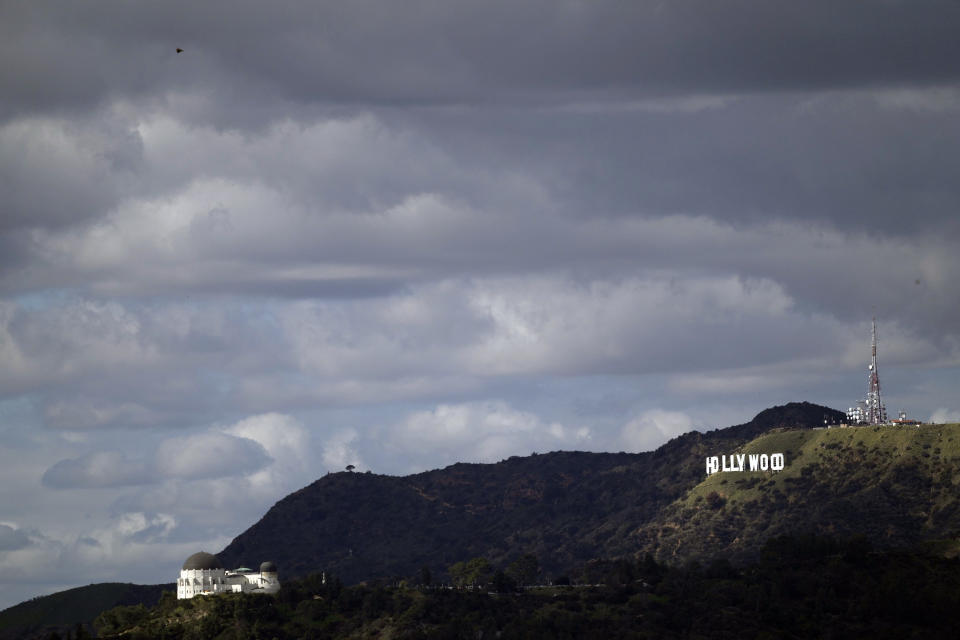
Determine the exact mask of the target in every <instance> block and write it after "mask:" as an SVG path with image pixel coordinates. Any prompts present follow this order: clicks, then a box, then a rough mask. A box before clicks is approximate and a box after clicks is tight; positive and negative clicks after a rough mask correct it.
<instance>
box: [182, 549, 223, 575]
mask: <svg viewBox="0 0 960 640" xmlns="http://www.w3.org/2000/svg"><path fill="white" fill-rule="evenodd" d="M190 569H223V563H221V562H220V559H219V558H217V556H215V555H213V554H212V553H207V552H206V551H198V552H196V553H195V554H193V555H192V556H190V557H189V558H187V559H186V561H185V562H184V563H183V570H184V571H187V570H190Z"/></svg>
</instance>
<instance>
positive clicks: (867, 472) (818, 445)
mask: <svg viewBox="0 0 960 640" xmlns="http://www.w3.org/2000/svg"><path fill="white" fill-rule="evenodd" d="M737 452H742V453H746V454H750V453H760V452H784V453H785V454H786V457H787V465H786V468H785V469H784V470H783V471H782V472H780V473H775V474H774V473H764V472H749V471H747V472H742V473H739V472H737V473H717V474H714V475H711V476H709V477H706V478H705V479H702V481H701V482H700V483H698V484H697V485H696V486H695V487H693V488H692V489H691V490H690V491H689V492H687V493H686V494H685V495H683V496H682V497H680V498H678V499H677V500H675V501H674V502H673V503H671V504H670V505H668V506H667V507H665V508H664V509H663V510H662V511H661V512H660V513H659V514H658V516H657V517H656V518H655V519H653V520H651V521H650V522H648V523H645V524H643V525H641V526H640V527H638V528H637V529H636V530H634V531H632V532H631V533H630V536H629V537H630V539H631V541H632V543H633V545H634V546H635V547H636V548H637V549H642V550H643V551H648V552H652V553H654V554H655V555H656V556H657V557H658V558H660V559H663V560H667V561H675V560H679V559H687V558H690V557H710V556H715V555H722V556H724V557H727V558H731V559H737V558H740V559H744V558H749V557H754V556H755V554H756V551H757V549H758V544H757V542H758V541H762V540H765V539H767V538H769V537H771V536H778V535H784V534H788V533H794V532H797V531H803V532H809V533H815V534H828V535H835V536H844V537H845V536H851V535H862V536H865V537H866V538H867V539H869V540H870V541H871V542H872V543H873V544H874V545H877V546H881V547H887V548H890V547H908V546H913V545H916V544H918V543H921V542H924V543H928V544H935V545H938V546H940V547H941V548H942V550H943V551H950V549H951V548H952V547H953V545H954V543H955V541H956V538H957V536H958V535H960V500H958V494H957V484H958V483H960V425H921V426H901V427H853V428H846V429H839V428H832V429H818V430H803V431H785V432H779V433H777V432H775V433H769V434H766V435H762V436H760V437H759V438H756V439H755V440H753V441H751V442H749V443H748V444H746V445H744V446H743V447H741V448H739V449H737ZM720 453H726V454H729V453H733V451H724V452H721V451H716V452H715V454H720Z"/></svg>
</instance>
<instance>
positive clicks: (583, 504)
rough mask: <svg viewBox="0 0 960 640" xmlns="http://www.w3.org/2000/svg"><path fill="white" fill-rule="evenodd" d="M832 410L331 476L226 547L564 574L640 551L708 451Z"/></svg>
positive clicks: (402, 567)
mask: <svg viewBox="0 0 960 640" xmlns="http://www.w3.org/2000/svg"><path fill="white" fill-rule="evenodd" d="M825 416H826V417H829V418H830V419H832V420H837V419H840V418H841V417H842V414H840V413H839V412H837V411H833V410H831V409H828V408H826V407H821V406H817V405H813V404H809V403H791V404H788V405H785V406H782V407H774V408H772V409H767V410H765V411H763V412H761V413H760V414H758V415H757V416H756V417H755V418H754V419H753V420H751V421H750V422H748V423H746V424H743V425H737V426H734V427H730V428H727V429H719V430H716V431H711V432H708V433H698V432H691V433H688V434H685V435H683V436H680V437H678V438H675V439H673V440H671V441H670V442H668V443H666V444H665V445H663V446H662V447H660V448H659V449H657V450H656V451H653V452H647V453H637V454H627V453H584V452H554V453H549V454H542V455H533V456H530V457H524V458H518V457H514V458H510V459H508V460H504V461H502V462H499V463H497V464H462V463H461V464H455V465H452V466H450V467H447V468H445V469H439V470H435V471H428V472H425V473H420V474H416V475H411V476H406V477H393V476H383V475H376V474H356V473H334V474H328V475H327V476H325V477H323V478H321V479H319V480H317V481H316V482H314V483H313V484H311V485H309V486H307V487H305V488H303V489H301V490H300V491H297V492H295V493H293V494H291V495H289V496H287V497H286V498H284V499H283V500H281V501H280V502H278V503H277V504H276V505H274V507H273V508H271V509H270V510H269V511H268V512H267V514H266V515H265V516H264V517H263V518H262V519H261V520H260V521H259V522H257V523H256V524H255V525H253V526H252V527H251V528H250V529H248V530H247V531H245V532H244V533H242V534H241V535H239V536H238V537H237V538H236V539H234V540H233V542H232V543H231V544H230V545H229V546H228V547H227V548H226V549H224V550H223V551H222V552H221V553H219V554H218V555H219V557H220V558H221V559H222V560H223V562H225V563H226V564H227V566H240V565H251V564H252V563H257V562H260V561H262V560H266V559H270V560H273V561H275V562H276V563H277V564H278V566H279V567H280V570H281V572H282V573H283V574H284V575H287V576H302V575H306V574H308V573H311V572H314V571H327V572H331V573H335V574H336V575H338V576H340V577H342V578H343V579H344V580H345V581H346V582H348V583H349V582H355V581H359V580H366V579H370V578H376V577H383V576H410V575H413V574H415V573H416V572H418V571H419V570H420V568H421V567H423V566H426V567H428V568H429V569H430V570H431V571H432V572H433V573H434V574H435V575H443V572H444V571H445V569H446V567H447V566H449V565H450V564H452V563H454V562H457V561H460V560H465V559H468V558H472V557H476V556H484V557H486V558H487V559H488V560H490V561H491V562H492V563H494V564H506V563H508V562H509V561H510V560H511V559H513V558H515V557H517V556H519V555H522V554H525V553H532V554H534V555H536V556H537V557H538V559H539V561H540V564H541V566H542V567H543V569H544V571H545V573H546V574H547V575H556V574H558V573H564V572H569V571H570V570H572V569H573V568H574V567H576V566H578V565H580V564H582V563H584V562H586V561H587V560H590V559H593V558H597V557H614V556H621V555H626V554H631V553H634V552H637V551H639V550H642V548H641V547H638V546H637V544H636V541H637V538H636V535H635V532H637V530H638V527H641V526H642V525H644V524H646V523H649V522H652V521H655V520H656V519H657V518H658V516H659V514H660V513H661V512H662V511H663V510H664V509H665V508H667V507H669V506H670V505H672V504H674V503H675V502H676V501H677V500H681V499H683V498H684V497H685V496H686V495H687V493H688V492H689V491H691V490H693V489H694V488H695V487H696V486H697V485H698V484H699V483H700V482H701V481H702V480H703V475H704V471H703V458H704V456H705V455H706V453H707V452H714V451H719V450H723V451H731V450H733V449H735V448H738V447H741V446H744V445H746V444H747V443H748V442H749V441H750V440H752V439H754V438H755V437H757V436H758V435H760V434H762V433H766V432H768V431H770V430H771V429H776V428H780V429H807V430H809V429H810V428H811V427H815V426H820V425H822V424H823V420H824V417H825ZM631 534H634V535H633V536H632V535H631Z"/></svg>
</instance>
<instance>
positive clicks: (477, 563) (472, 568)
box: [447, 557, 490, 587]
mask: <svg viewBox="0 0 960 640" xmlns="http://www.w3.org/2000/svg"><path fill="white" fill-rule="evenodd" d="M447 572H448V573H449V574H450V578H451V579H452V580H453V584H455V585H456V586H458V587H463V586H466V585H471V586H473V585H478V584H485V583H486V582H487V579H488V578H489V577H490V563H489V562H488V561H487V559H486V558H482V557H478V558H473V559H471V560H467V561H466V562H457V563H455V564H452V565H450V566H449V567H448V568H447Z"/></svg>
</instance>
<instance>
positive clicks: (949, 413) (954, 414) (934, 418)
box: [927, 407, 960, 424]
mask: <svg viewBox="0 0 960 640" xmlns="http://www.w3.org/2000/svg"><path fill="white" fill-rule="evenodd" d="M927 422H932V423H941V424H943V423H946V424H950V423H957V422H960V411H958V410H954V409H947V408H946V407H940V408H939V409H937V410H935V411H934V412H933V413H932V414H930V418H928V419H927Z"/></svg>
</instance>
